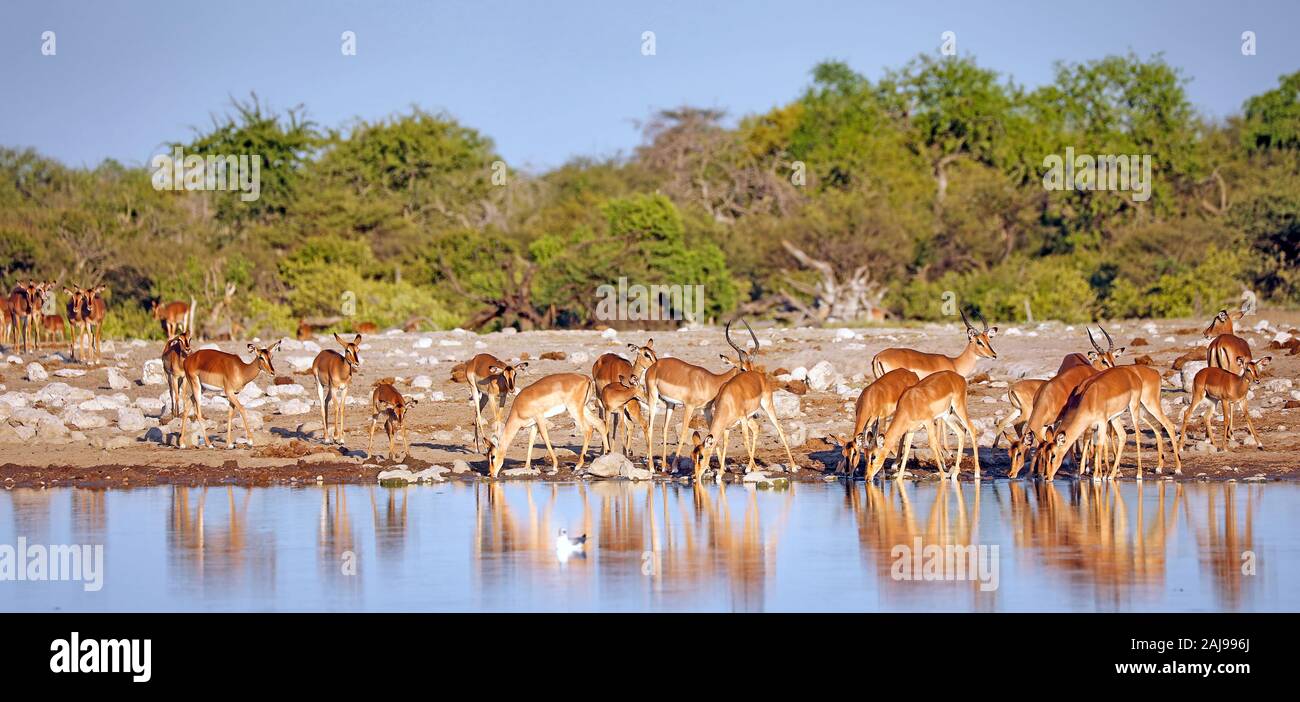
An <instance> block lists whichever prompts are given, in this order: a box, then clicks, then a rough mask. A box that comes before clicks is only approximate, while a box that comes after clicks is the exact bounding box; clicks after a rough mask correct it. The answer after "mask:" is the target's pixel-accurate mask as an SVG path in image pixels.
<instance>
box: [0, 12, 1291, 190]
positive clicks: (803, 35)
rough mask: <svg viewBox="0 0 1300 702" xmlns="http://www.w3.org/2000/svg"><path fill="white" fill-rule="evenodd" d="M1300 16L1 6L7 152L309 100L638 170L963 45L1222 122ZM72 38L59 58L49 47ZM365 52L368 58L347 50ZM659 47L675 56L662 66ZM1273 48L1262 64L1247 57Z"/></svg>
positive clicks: (90, 160)
mask: <svg viewBox="0 0 1300 702" xmlns="http://www.w3.org/2000/svg"><path fill="white" fill-rule="evenodd" d="M1296 27H1300V2H1294V1H1292V0H1274V1H1271V2H1254V1H1250V0H1235V1H1234V2H1229V3H1223V2H1210V1H1206V0H1188V1H1185V2H1163V1H1162V2H1155V1H1149V2H1131V1H1129V2H1110V1H1104V0H1093V1H1091V2H1084V3H1060V2H1021V1H1019V0H1016V1H1012V2H996V3H995V2H974V1H967V2H947V1H930V2H924V3H922V2H849V1H848V0H841V1H839V2H827V1H818V0H812V1H801V2H789V1H786V2H768V1H759V0H755V1H751V2H735V1H731V0H709V1H701V0H696V1H694V2H685V1H678V0H656V1H655V2H645V1H642V2H620V1H618V0H606V1H605V2H596V1H591V2H588V1H585V0H583V1H577V0H555V1H553V2H540V1H538V2H526V1H525V0H484V1H482V2H370V3H361V2H306V1H298V0H294V1H277V2H264V1H263V2H257V1H254V0H234V1H233V2H227V3H187V2H174V1H170V2H152V1H139V2H121V1H111V0H108V1H96V2H90V1H85V0H83V1H82V2H71V1H67V0H51V1H48V2H35V1H28V0H3V2H2V3H0V145H4V146H9V147H26V146H31V147H35V148H36V149H38V150H39V151H41V152H42V153H44V154H46V155H49V156H53V157H55V158H58V159H60V160H62V161H63V162H65V163H68V164H71V165H94V164H96V163H98V162H99V161H100V160H102V159H104V158H108V157H111V158H116V159H118V160H120V161H123V162H126V163H130V164H145V163H147V161H148V158H149V156H150V155H151V154H153V153H155V152H156V151H157V150H158V148H159V146H160V145H161V144H163V143H166V142H169V141H173V140H185V139H188V138H189V137H190V136H191V135H192V134H193V131H192V128H194V127H200V128H202V127H206V126H207V125H208V124H210V115H211V114H212V113H213V112H222V111H224V110H225V108H226V107H227V106H228V104H229V98H230V97H231V96H236V97H241V98H242V97H247V95H248V94H249V92H250V91H256V92H257V94H258V95H259V96H261V97H262V98H263V99H264V100H265V101H266V102H268V103H269V104H271V105H272V106H274V107H278V108H284V107H289V106H293V105H297V104H300V103H301V104H303V105H305V106H306V107H307V109H308V112H309V115H310V117H311V118H313V119H314V120H315V121H316V122H318V123H320V124H322V125H324V126H331V127H332V126H341V125H345V124H346V123H348V122H349V121H351V120H352V119H353V118H357V117H360V118H365V119H376V118H380V117H384V116H387V115H390V114H393V113H395V112H401V111H405V110H408V109H409V108H410V107H411V106H412V105H419V106H421V107H424V108H426V109H431V110H445V111H447V112H448V113H450V114H452V115H453V116H455V117H456V118H458V119H460V120H461V121H462V122H464V123H465V124H467V125H469V126H472V127H475V128H477V129H479V130H481V131H483V132H484V133H486V134H487V135H488V136H490V137H492V138H493V139H494V140H495V142H496V144H497V148H498V150H499V152H500V153H501V154H503V155H504V156H505V157H506V159H507V160H509V161H510V162H511V164H512V165H513V166H515V167H522V168H528V169H531V170H539V169H543V168H546V167H551V166H555V165H558V164H560V163H563V162H564V161H566V160H568V159H569V158H571V157H574V156H579V155H588V156H609V155H615V154H618V153H620V152H621V153H627V152H628V151H630V150H631V149H632V148H633V147H634V146H635V145H636V144H637V143H638V141H639V139H640V131H639V127H638V125H637V122H638V120H643V119H645V118H646V117H647V116H648V115H649V114H650V113H651V112H652V111H654V110H656V109H661V108H667V107H676V106H679V105H683V104H691V105H697V106H704V107H718V108H724V109H726V110H728V111H729V113H730V114H731V115H732V116H733V117H734V116H740V115H744V114H749V113H753V112H761V111H764V110H767V109H769V108H771V107H773V106H776V105H779V104H782V103H784V102H787V101H789V100H790V99H791V98H793V97H795V96H796V95H798V94H799V92H800V91H801V90H802V89H803V88H804V87H805V86H806V85H807V84H808V81H809V71H810V69H811V68H812V66H813V65H814V64H815V63H817V62H818V61H821V60H824V59H827V58H837V59H842V60H845V61H847V62H849V64H850V65H852V66H853V67H854V68H855V69H857V70H859V71H861V72H864V73H866V74H867V75H868V76H871V77H873V78H874V77H877V76H879V75H880V73H881V71H882V70H883V69H885V68H889V67H897V66H900V65H902V64H904V63H905V62H906V61H907V60H909V59H910V58H912V57H914V56H916V55H917V54H918V53H921V52H927V51H928V52H934V51H937V47H938V45H939V42H940V35H941V34H942V32H944V31H947V30H951V31H954V32H956V34H957V41H958V49H959V51H960V52H961V53H963V54H969V55H973V56H974V57H975V58H976V60H977V61H978V62H979V63H980V64H981V65H984V66H988V67H992V68H994V69H997V70H998V71H1000V72H1002V73H1003V74H1005V75H1010V76H1011V77H1013V78H1014V79H1015V80H1016V81H1017V82H1020V83H1023V84H1027V85H1030V86H1034V85H1038V84H1041V83H1043V82H1046V81H1049V80H1050V79H1051V75H1052V64H1053V62H1054V61H1057V60H1065V61H1080V60H1086V59H1090V58H1098V57H1101V56H1104V55H1107V54H1114V53H1125V52H1128V51H1133V52H1135V53H1137V54H1138V55H1140V56H1144V57H1145V56H1149V55H1150V54H1153V53H1155V52H1164V54H1165V56H1166V59H1167V60H1168V61H1169V62H1170V63H1171V64H1173V65H1175V66H1177V67H1179V68H1180V69H1182V70H1183V71H1184V73H1185V75H1186V76H1187V77H1188V78H1190V79H1191V83H1190V84H1189V86H1188V91H1189V94H1190V96H1191V98H1192V101H1193V103H1194V104H1195V105H1196V107H1197V108H1198V109H1199V110H1200V111H1201V112H1202V113H1203V114H1206V115H1209V116H1212V117H1222V116H1225V115H1227V114H1231V113H1233V112H1236V111H1238V110H1240V107H1241V103H1242V101H1243V100H1244V99H1245V98H1247V97H1249V96H1250V95H1253V94H1256V93H1259V92H1261V91H1263V90H1266V89H1268V88H1270V87H1273V86H1275V85H1276V84H1277V79H1278V77H1279V76H1280V75H1282V74H1283V73H1287V72H1291V71H1295V70H1298V69H1300V44H1298V43H1297V42H1296V41H1295V40H1294V37H1292V36H1288V33H1289V32H1293V31H1294V30H1295V28H1296ZM46 30H52V31H54V32H56V36H57V54H56V55H55V56H43V55H42V54H41V51H40V47H41V33H42V32H44V31H46ZM345 30H350V31H353V32H356V35H357V55H356V56H351V57H345V56H343V55H342V54H341V52H340V50H339V48H340V35H341V34H342V33H343V32H344V31H345ZM647 30H648V31H653V32H654V33H655V37H656V54H655V55H654V56H643V55H642V54H641V35H642V32H644V31H647ZM1246 30H1251V31H1254V32H1255V33H1256V35H1257V38H1258V53H1257V55H1255V56H1243V55H1242V54H1241V39H1240V37H1241V33H1242V32H1243V31H1246Z"/></svg>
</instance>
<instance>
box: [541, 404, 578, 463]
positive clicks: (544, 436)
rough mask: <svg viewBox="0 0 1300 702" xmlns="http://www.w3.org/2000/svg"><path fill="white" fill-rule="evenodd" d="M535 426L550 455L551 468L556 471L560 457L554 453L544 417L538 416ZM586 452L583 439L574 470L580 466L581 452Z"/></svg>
mask: <svg viewBox="0 0 1300 702" xmlns="http://www.w3.org/2000/svg"><path fill="white" fill-rule="evenodd" d="M535 426H536V428H537V432H538V433H539V434H541V435H542V442H543V443H545V444H546V453H547V455H549V456H550V457H551V470H552V471H558V470H559V469H560V457H559V456H557V455H555V448H554V447H553V446H551V433H550V431H549V430H548V429H547V426H546V419H545V418H544V417H538V418H537V424H536V425H535ZM579 428H581V427H579ZM586 452H587V441H586V440H585V439H584V440H583V442H582V451H579V452H578V465H577V467H575V468H574V470H577V469H578V468H580V467H582V458H583V454H585V453H586Z"/></svg>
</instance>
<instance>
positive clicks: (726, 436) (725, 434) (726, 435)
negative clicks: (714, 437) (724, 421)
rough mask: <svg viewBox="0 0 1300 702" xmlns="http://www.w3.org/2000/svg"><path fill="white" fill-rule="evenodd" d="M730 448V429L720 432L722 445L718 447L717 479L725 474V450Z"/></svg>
mask: <svg viewBox="0 0 1300 702" xmlns="http://www.w3.org/2000/svg"><path fill="white" fill-rule="evenodd" d="M729 448H731V429H723V430H722V444H721V445H720V446H718V479H719V480H721V479H722V474H723V473H725V472H727V449H729Z"/></svg>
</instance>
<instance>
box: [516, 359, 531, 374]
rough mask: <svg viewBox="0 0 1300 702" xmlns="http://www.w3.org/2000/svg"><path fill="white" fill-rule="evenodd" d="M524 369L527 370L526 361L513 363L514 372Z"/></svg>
mask: <svg viewBox="0 0 1300 702" xmlns="http://www.w3.org/2000/svg"><path fill="white" fill-rule="evenodd" d="M525 370H528V361H524V362H523V363H516V364H515V372H516V373H518V372H520V371H525Z"/></svg>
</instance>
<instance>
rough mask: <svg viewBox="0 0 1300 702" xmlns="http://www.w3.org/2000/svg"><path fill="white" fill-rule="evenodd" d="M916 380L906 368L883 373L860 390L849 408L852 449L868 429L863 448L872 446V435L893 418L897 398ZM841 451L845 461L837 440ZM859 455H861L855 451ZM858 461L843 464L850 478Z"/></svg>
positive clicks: (844, 449) (842, 444)
mask: <svg viewBox="0 0 1300 702" xmlns="http://www.w3.org/2000/svg"><path fill="white" fill-rule="evenodd" d="M920 380H921V379H920V377H919V376H917V374H916V373H915V372H914V371H911V370H909V369H907V368H895V369H894V370H891V371H889V372H888V373H885V374H884V375H882V376H880V377H879V378H877V379H875V380H874V381H872V383H871V384H870V385H868V386H867V387H865V388H863V389H862V392H861V393H859V394H858V401H857V404H855V405H854V407H853V433H852V434H851V435H850V436H851V437H852V443H853V444H854V445H855V446H856V445H857V442H858V441H860V440H862V439H863V438H864V434H863V432H865V431H866V430H867V427H868V426H870V428H871V434H870V436H869V437H867V440H866V445H867V446H870V445H871V444H873V443H875V436H876V434H879V433H880V431H881V429H882V428H883V427H884V424H885V420H886V419H888V418H889V417H891V416H893V414H894V408H895V407H897V406H898V398H899V397H900V396H902V394H903V392H904V391H906V390H907V389H908V388H910V387H912V386H913V385H916V384H917V383H918V382H920ZM840 444H841V447H842V448H841V451H842V452H843V453H844V454H845V458H846V459H847V458H848V453H850V452H849V451H848V450H847V449H846V448H843V446H844V444H845V442H844V438H843V437H840ZM856 455H859V456H860V455H861V452H860V451H858V452H856ZM857 464H858V461H857V460H856V459H855V460H853V461H851V462H846V464H845V465H846V466H847V468H848V473H849V475H850V476H852V475H853V473H854V472H855V471H856V468H857Z"/></svg>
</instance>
